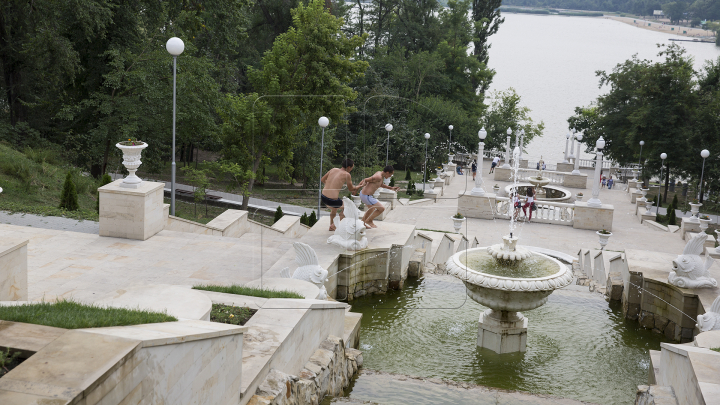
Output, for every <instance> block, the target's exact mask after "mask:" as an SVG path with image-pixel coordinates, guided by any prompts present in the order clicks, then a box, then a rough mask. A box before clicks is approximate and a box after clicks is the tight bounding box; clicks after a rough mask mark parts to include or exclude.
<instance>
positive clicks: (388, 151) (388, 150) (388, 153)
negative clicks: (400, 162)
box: [385, 124, 393, 166]
mask: <svg viewBox="0 0 720 405" xmlns="http://www.w3.org/2000/svg"><path fill="white" fill-rule="evenodd" d="M392 129H393V126H392V124H385V130H386V131H387V134H388V138H387V150H386V151H385V166H387V165H388V158H389V157H390V131H392Z"/></svg>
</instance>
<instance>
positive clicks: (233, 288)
mask: <svg viewBox="0 0 720 405" xmlns="http://www.w3.org/2000/svg"><path fill="white" fill-rule="evenodd" d="M193 288H194V289H196V290H205V291H214V292H219V293H225V294H236V295H247V296H250V297H260V298H301V299H302V298H305V297H303V296H302V295H300V294H298V293H296V292H294V291H285V290H269V289H266V288H254V287H244V286H241V285H237V284H233V285H229V286H228V285H196V286H195V287H193Z"/></svg>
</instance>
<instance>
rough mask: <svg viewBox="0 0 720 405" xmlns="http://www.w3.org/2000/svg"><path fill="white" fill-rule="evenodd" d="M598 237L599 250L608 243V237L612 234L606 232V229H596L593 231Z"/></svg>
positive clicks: (603, 248)
mask: <svg viewBox="0 0 720 405" xmlns="http://www.w3.org/2000/svg"><path fill="white" fill-rule="evenodd" d="M595 233H596V234H597V236H598V238H599V239H600V250H605V246H607V244H608V239H610V237H611V236H612V232H608V231H606V230H604V229H603V230H602V231H597V232H595Z"/></svg>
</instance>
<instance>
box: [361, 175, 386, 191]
mask: <svg viewBox="0 0 720 405" xmlns="http://www.w3.org/2000/svg"><path fill="white" fill-rule="evenodd" d="M382 173H383V172H381V171H379V172H375V174H373V175H372V176H370V177H368V178H367V179H365V187H363V189H362V190H361V191H360V192H361V193H363V194H365V195H373V194H374V193H375V192H376V191H377V189H378V188H380V185H381V184H383V175H382Z"/></svg>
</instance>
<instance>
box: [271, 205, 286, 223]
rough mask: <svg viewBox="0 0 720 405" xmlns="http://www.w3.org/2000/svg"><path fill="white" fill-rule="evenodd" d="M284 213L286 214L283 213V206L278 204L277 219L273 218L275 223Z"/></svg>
mask: <svg viewBox="0 0 720 405" xmlns="http://www.w3.org/2000/svg"><path fill="white" fill-rule="evenodd" d="M283 215H285V214H283V210H282V208H281V207H280V206H279V205H278V207H277V210H275V219H274V220H273V223H275V222H277V221H279V220H280V218H282V217H283Z"/></svg>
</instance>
